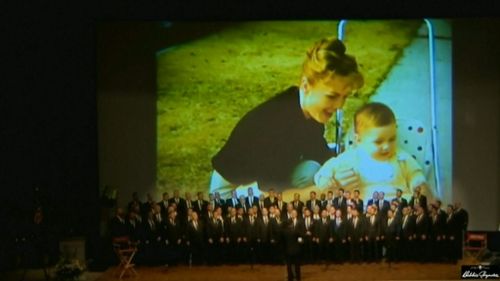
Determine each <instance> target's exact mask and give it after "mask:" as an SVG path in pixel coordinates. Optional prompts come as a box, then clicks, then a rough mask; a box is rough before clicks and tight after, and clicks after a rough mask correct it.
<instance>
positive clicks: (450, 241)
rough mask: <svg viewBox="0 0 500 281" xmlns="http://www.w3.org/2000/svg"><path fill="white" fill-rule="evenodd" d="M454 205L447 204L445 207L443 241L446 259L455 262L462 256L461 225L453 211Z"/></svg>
mask: <svg viewBox="0 0 500 281" xmlns="http://www.w3.org/2000/svg"><path fill="white" fill-rule="evenodd" d="M454 209H455V207H454V206H453V205H452V204H449V205H448V207H447V208H446V214H447V216H446V223H445V239H446V240H445V241H446V243H445V244H446V246H445V248H446V250H445V252H446V256H447V257H448V261H449V262H451V263H456V262H457V260H458V259H459V258H460V257H461V256H462V244H461V239H460V237H461V236H462V226H461V225H460V222H459V221H458V220H457V217H456V214H455V212H454Z"/></svg>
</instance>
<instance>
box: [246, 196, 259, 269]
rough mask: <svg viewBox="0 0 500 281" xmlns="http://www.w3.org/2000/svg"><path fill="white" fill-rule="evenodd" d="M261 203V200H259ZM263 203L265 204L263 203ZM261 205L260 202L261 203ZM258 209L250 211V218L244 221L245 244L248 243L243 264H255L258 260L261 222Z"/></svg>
mask: <svg viewBox="0 0 500 281" xmlns="http://www.w3.org/2000/svg"><path fill="white" fill-rule="evenodd" d="M259 201H260V200H259ZM262 203H263V202H262ZM259 204H260V202H259ZM257 212H258V210H256V208H251V209H249V210H248V217H246V218H245V219H244V220H243V223H244V225H243V229H244V232H245V233H244V235H243V242H245V243H246V245H245V246H246V251H245V252H246V257H244V258H245V259H244V260H243V262H250V263H251V264H254V263H255V262H256V260H257V239H258V237H259V227H260V225H259V220H260V218H259V217H257Z"/></svg>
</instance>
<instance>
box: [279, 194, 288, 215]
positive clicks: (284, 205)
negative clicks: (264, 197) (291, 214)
mask: <svg viewBox="0 0 500 281" xmlns="http://www.w3.org/2000/svg"><path fill="white" fill-rule="evenodd" d="M287 204H288V203H287V202H285V201H283V193H281V192H278V195H277V198H276V208H278V209H279V210H280V214H284V213H286V209H287Z"/></svg>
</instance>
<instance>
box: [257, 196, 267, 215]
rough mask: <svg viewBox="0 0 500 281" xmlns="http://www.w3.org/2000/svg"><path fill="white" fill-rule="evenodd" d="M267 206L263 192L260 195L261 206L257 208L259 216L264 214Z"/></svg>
mask: <svg viewBox="0 0 500 281" xmlns="http://www.w3.org/2000/svg"><path fill="white" fill-rule="evenodd" d="M265 207H266V196H265V195H264V193H261V194H260V196H259V207H258V208H257V214H256V215H258V216H261V215H262V209H264V208H265Z"/></svg>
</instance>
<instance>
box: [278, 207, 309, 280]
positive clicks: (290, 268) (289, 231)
mask: <svg viewBox="0 0 500 281" xmlns="http://www.w3.org/2000/svg"><path fill="white" fill-rule="evenodd" d="M297 217H298V212H297V210H295V209H294V210H293V211H292V219H290V220H288V221H287V223H286V224H285V227H284V229H283V242H284V246H285V247H284V248H285V257H286V268H287V275H288V281H293V280H294V279H295V280H301V275H300V265H301V261H300V256H301V255H300V249H301V245H302V243H303V241H304V234H305V228H304V224H303V222H302V221H300V220H299V219H298V218H297Z"/></svg>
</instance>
